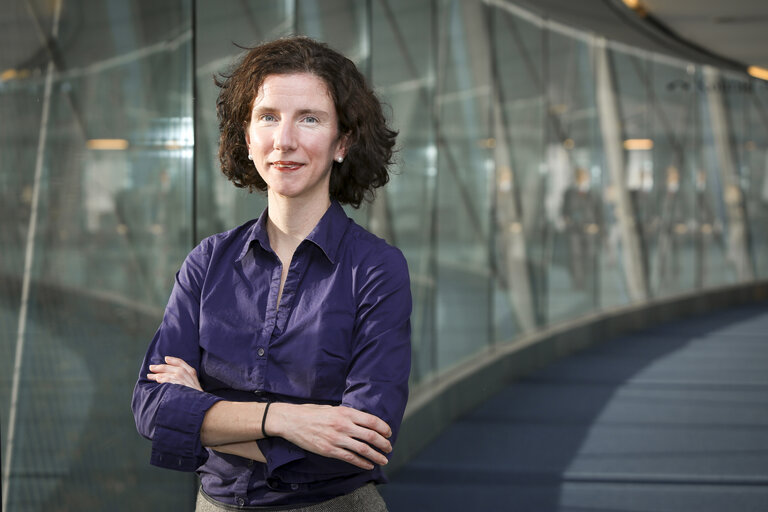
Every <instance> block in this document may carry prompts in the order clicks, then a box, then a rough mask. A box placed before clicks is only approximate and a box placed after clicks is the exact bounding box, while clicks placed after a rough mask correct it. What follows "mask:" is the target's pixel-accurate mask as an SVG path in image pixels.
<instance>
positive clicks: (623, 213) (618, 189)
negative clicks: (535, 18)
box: [594, 38, 649, 301]
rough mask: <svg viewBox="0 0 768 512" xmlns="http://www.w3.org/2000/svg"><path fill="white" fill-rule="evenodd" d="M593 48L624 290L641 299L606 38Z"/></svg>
mask: <svg viewBox="0 0 768 512" xmlns="http://www.w3.org/2000/svg"><path fill="white" fill-rule="evenodd" d="M594 51H595V73H596V75H597V76H596V79H595V84H596V86H597V111H598V115H599V116H600V131H601V132H602V136H603V149H604V150H605V160H606V165H607V166H608V173H609V175H610V177H611V183H612V184H613V187H614V189H615V194H614V198H613V200H614V202H615V205H614V211H615V216H616V222H617V223H618V225H619V230H620V233H621V242H622V251H621V252H622V259H623V265H624V271H625V278H626V281H627V289H628V290H629V295H630V298H631V299H632V301H643V300H646V299H647V298H648V295H649V293H648V279H647V276H646V271H645V265H643V253H642V249H641V245H640V239H639V236H638V230H637V225H636V219H635V215H634V209H633V208H632V200H631V198H630V196H629V189H628V188H627V179H626V174H625V162H624V149H623V141H622V129H621V116H620V115H619V101H618V98H617V97H616V84H615V83H614V80H613V76H614V75H613V69H612V65H611V59H610V56H609V55H608V47H607V45H606V42H605V39H603V38H599V39H596V41H595V43H594Z"/></svg>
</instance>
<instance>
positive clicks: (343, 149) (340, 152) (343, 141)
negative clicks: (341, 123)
mask: <svg viewBox="0 0 768 512" xmlns="http://www.w3.org/2000/svg"><path fill="white" fill-rule="evenodd" d="M348 142H349V133H345V134H343V135H342V136H341V137H339V145H338V147H337V148H336V153H335V154H334V159H335V158H337V157H342V158H346V157H347V143H348Z"/></svg>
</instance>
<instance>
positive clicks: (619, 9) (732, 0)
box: [513, 0, 768, 70]
mask: <svg viewBox="0 0 768 512" xmlns="http://www.w3.org/2000/svg"><path fill="white" fill-rule="evenodd" d="M513 1H514V2H515V3H518V4H521V5H523V6H524V7H526V8H527V9H529V10H531V11H534V12H537V13H539V14H540V15H542V16H544V17H547V18H552V19H554V20H557V21H561V22H562V23H565V24H567V25H571V26H575V27H580V28H583V29H586V30H588V31H591V32H594V33H596V34H600V35H603V36H605V37H606V38H608V39H612V40H616V41H620V42H623V43H626V44H628V45H631V46H633V47H638V48H645V49H647V50H650V51H654V52H660V53H666V54H670V55H674V56H677V57H680V58H683V59H687V60H691V61H693V62H698V63H704V64H712V65H715V66H718V67H721V68H723V67H726V68H735V69H739V70H743V69H744V68H745V67H746V66H750V65H757V66H761V67H764V68H768V0H637V1H636V2H631V1H629V0H627V2H626V3H638V4H639V6H640V7H639V8H638V9H636V10H633V9H630V8H629V7H627V5H626V3H625V2H624V1H623V0H579V1H574V0H513Z"/></svg>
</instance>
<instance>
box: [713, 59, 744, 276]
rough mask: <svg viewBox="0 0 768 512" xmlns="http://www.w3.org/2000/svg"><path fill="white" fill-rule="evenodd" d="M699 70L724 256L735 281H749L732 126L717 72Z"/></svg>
mask: <svg viewBox="0 0 768 512" xmlns="http://www.w3.org/2000/svg"><path fill="white" fill-rule="evenodd" d="M703 71H704V84H705V89H706V94H707V104H708V106H709V119H710V123H711V127H712V138H713V140H714V143H715V151H716V153H717V161H718V162H717V163H718V170H719V171H720V178H721V179H722V182H723V194H724V196H725V197H724V198H723V200H724V203H725V214H726V216H727V220H728V259H729V260H730V261H731V263H733V266H734V268H735V269H736V275H737V277H738V279H739V281H750V280H752V279H754V275H755V272H754V268H755V267H754V264H753V261H752V255H751V252H750V250H749V231H748V229H749V228H748V227H747V221H746V213H745V205H744V194H743V193H742V191H741V186H740V185H739V173H738V171H737V169H736V164H735V161H736V160H735V158H734V155H733V148H732V147H731V141H730V137H729V135H730V133H732V132H731V128H732V127H731V126H730V123H729V122H728V113H727V112H726V107H725V100H724V98H723V87H722V83H721V80H720V73H719V72H718V70H717V69H715V68H713V67H710V66H704V68H703Z"/></svg>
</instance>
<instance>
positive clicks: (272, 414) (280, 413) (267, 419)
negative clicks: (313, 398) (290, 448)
mask: <svg viewBox="0 0 768 512" xmlns="http://www.w3.org/2000/svg"><path fill="white" fill-rule="evenodd" d="M285 407H290V404H285V403H281V402H272V403H270V404H264V414H265V416H263V420H262V431H261V433H262V435H265V437H283V424H284V421H283V418H284V413H285Z"/></svg>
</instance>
